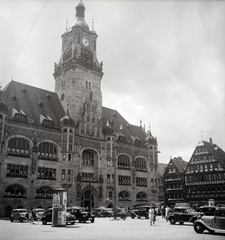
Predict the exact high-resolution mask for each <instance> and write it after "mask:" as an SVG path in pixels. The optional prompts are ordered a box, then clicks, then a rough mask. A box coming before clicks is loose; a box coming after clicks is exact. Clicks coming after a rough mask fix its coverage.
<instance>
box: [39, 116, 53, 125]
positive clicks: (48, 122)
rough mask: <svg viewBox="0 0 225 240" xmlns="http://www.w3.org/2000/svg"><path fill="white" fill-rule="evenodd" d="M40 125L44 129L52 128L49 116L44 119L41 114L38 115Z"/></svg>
mask: <svg viewBox="0 0 225 240" xmlns="http://www.w3.org/2000/svg"><path fill="white" fill-rule="evenodd" d="M40 124H41V125H42V126H45V127H54V123H53V120H52V119H51V118H50V117H49V116H47V117H44V116H43V115H41V114H40Z"/></svg>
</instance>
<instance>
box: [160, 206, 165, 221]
mask: <svg viewBox="0 0 225 240" xmlns="http://www.w3.org/2000/svg"><path fill="white" fill-rule="evenodd" d="M165 208H166V207H165V206H163V207H162V210H161V213H162V218H165V211H166V210H165Z"/></svg>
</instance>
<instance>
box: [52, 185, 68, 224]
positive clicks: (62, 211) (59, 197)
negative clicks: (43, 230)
mask: <svg viewBox="0 0 225 240" xmlns="http://www.w3.org/2000/svg"><path fill="white" fill-rule="evenodd" d="M66 206H67V192H66V190H65V189H64V188H57V189H54V190H53V204H52V208H53V211H52V227H64V226H66Z"/></svg>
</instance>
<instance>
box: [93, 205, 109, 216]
mask: <svg viewBox="0 0 225 240" xmlns="http://www.w3.org/2000/svg"><path fill="white" fill-rule="evenodd" d="M91 213H92V215H93V216H94V217H112V216H113V210H112V209H111V208H104V207H100V208H95V209H94V210H93V211H92V212H91Z"/></svg>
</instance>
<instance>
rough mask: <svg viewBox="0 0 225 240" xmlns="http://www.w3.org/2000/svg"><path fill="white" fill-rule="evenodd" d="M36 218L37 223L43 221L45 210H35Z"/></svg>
mask: <svg viewBox="0 0 225 240" xmlns="http://www.w3.org/2000/svg"><path fill="white" fill-rule="evenodd" d="M34 211H35V213H36V218H35V219H34V220H35V221H38V220H41V217H42V215H43V213H44V212H45V210H44V208H35V210H34Z"/></svg>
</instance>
